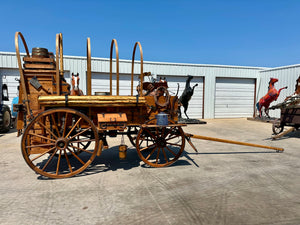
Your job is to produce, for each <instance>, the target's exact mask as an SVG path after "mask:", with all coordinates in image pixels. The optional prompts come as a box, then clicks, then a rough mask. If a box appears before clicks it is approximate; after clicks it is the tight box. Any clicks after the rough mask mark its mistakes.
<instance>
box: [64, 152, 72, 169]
mask: <svg viewBox="0 0 300 225" xmlns="http://www.w3.org/2000/svg"><path fill="white" fill-rule="evenodd" d="M64 155H65V157H66V160H67V164H68V167H69V170H70V172H71V173H72V172H73V170H72V166H71V163H70V160H69V156H68V154H67V151H66V149H64Z"/></svg>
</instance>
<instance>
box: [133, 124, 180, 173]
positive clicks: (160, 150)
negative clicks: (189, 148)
mask: <svg viewBox="0 0 300 225" xmlns="http://www.w3.org/2000/svg"><path fill="white" fill-rule="evenodd" d="M184 147H185V136H184V132H183V130H182V128H181V127H180V126H176V125H167V126H155V125H149V126H147V125H146V126H142V127H141V129H140V131H139V133H138V135H137V140H136V149H137V153H138V155H139V157H140V158H141V160H143V162H145V163H146V164H148V165H150V166H152V167H165V166H169V165H171V164H172V163H174V162H176V161H177V159H178V158H179V157H180V155H181V154H182V152H183V150H184Z"/></svg>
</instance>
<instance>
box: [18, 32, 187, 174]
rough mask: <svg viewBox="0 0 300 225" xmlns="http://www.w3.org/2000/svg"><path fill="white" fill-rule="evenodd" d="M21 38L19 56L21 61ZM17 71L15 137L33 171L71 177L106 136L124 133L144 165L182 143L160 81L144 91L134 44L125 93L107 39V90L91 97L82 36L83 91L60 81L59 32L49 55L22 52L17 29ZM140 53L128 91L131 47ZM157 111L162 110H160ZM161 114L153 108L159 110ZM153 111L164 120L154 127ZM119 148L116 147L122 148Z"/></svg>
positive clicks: (166, 161)
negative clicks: (137, 79)
mask: <svg viewBox="0 0 300 225" xmlns="http://www.w3.org/2000/svg"><path fill="white" fill-rule="evenodd" d="M19 38H21V40H22V42H23V45H24V48H25V51H26V55H25V56H24V57H23V62H21V56H20V52H19ZM15 45H16V54H17V59H18V64H19V72H20V86H21V87H20V92H19V104H18V105H15V108H17V110H18V121H17V129H18V133H19V135H20V134H21V133H23V137H22V144H21V148H22V153H23V157H24V159H25V160H26V162H27V164H28V165H29V166H30V167H31V168H32V169H33V170H34V171H35V172H37V173H39V174H41V175H43V176H46V177H52V178H63V177H71V176H73V175H75V174H78V173H80V172H82V171H83V170H84V169H86V168H87V167H88V165H89V164H90V163H91V162H92V161H93V159H94V158H95V156H96V155H97V156H99V155H100V154H101V151H102V149H103V148H107V147H108V144H107V140H106V139H107V137H116V136H117V135H127V136H128V137H129V140H130V141H131V143H132V144H133V145H135V146H136V149H137V152H138V155H139V157H140V158H141V159H142V160H143V161H144V162H145V163H146V164H149V165H150V166H153V167H163V166H168V165H170V164H172V163H173V162H175V161H176V160H177V159H178V158H179V156H180V155H181V153H182V151H183V150H184V146H185V136H184V133H183V130H182V128H181V126H182V125H181V124H177V121H178V117H177V108H178V105H177V104H178V101H177V96H170V95H169V93H168V90H167V84H166V83H164V82H161V83H159V82H156V83H154V86H155V88H156V89H155V91H154V95H153V96H144V90H143V89H146V88H147V87H146V85H149V83H147V82H143V80H144V76H145V75H147V74H146V73H143V52H142V47H141V44H140V43H139V42H137V43H136V44H135V46H134V50H133V57H132V80H131V95H129V96H120V95H119V56H118V45H117V41H116V40H115V39H114V40H113V41H112V43H111V52H110V53H111V55H110V93H109V95H107V96H105V95H103V96H102V95H91V89H92V88H91V48H90V39H87V95H83V96H71V95H70V85H69V84H68V83H67V82H66V81H65V79H64V69H63V48H62V46H63V45H62V34H57V36H56V54H55V57H54V56H53V54H51V53H49V52H47V50H45V49H42V48H34V49H33V51H32V55H30V53H29V51H28V47H27V44H26V42H25V39H24V37H23V35H22V34H21V33H20V32H17V33H16V35H15ZM113 47H115V52H116V82H117V84H116V95H113V93H112V80H113V79H112V63H113V60H112V55H113ZM137 47H139V50H140V57H141V64H140V65H141V69H140V71H141V73H140V83H141V84H142V86H144V88H140V90H139V94H138V95H133V92H134V91H133V88H134V87H133V73H134V72H133V71H134V58H135V51H136V48H137ZM162 112H164V113H165V114H163V113H162ZM159 113H160V114H159ZM158 114H159V116H160V117H161V118H166V117H165V115H168V116H169V118H167V121H168V122H167V123H165V125H159V126H158V125H156V124H157V118H156V116H157V115H158ZM121 150H122V149H121Z"/></svg>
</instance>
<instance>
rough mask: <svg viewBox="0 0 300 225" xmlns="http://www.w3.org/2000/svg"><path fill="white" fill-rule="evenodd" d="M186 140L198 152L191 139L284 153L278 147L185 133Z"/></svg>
mask: <svg viewBox="0 0 300 225" xmlns="http://www.w3.org/2000/svg"><path fill="white" fill-rule="evenodd" d="M184 135H185V138H186V140H187V141H188V142H189V144H190V145H191V146H192V147H193V149H194V150H195V151H196V152H198V151H197V149H196V148H195V146H194V145H193V144H192V142H191V141H190V138H197V139H203V140H208V141H217V142H224V143H229V144H236V145H246V146H250V147H257V148H267V149H273V150H276V151H277V152H279V151H281V152H283V151H284V149H283V148H278V147H272V146H266V145H258V144H252V143H247V142H241V141H232V140H227V139H220V138H214V137H207V136H201V135H194V134H189V133H184Z"/></svg>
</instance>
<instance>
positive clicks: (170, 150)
mask: <svg viewBox="0 0 300 225" xmlns="http://www.w3.org/2000/svg"><path fill="white" fill-rule="evenodd" d="M166 149H168V151H169V152H171V153H172V154H173V155H174V156H176V154H175V153H174V152H173V151H172V150H171V149H170V148H169V147H168V146H166Z"/></svg>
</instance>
